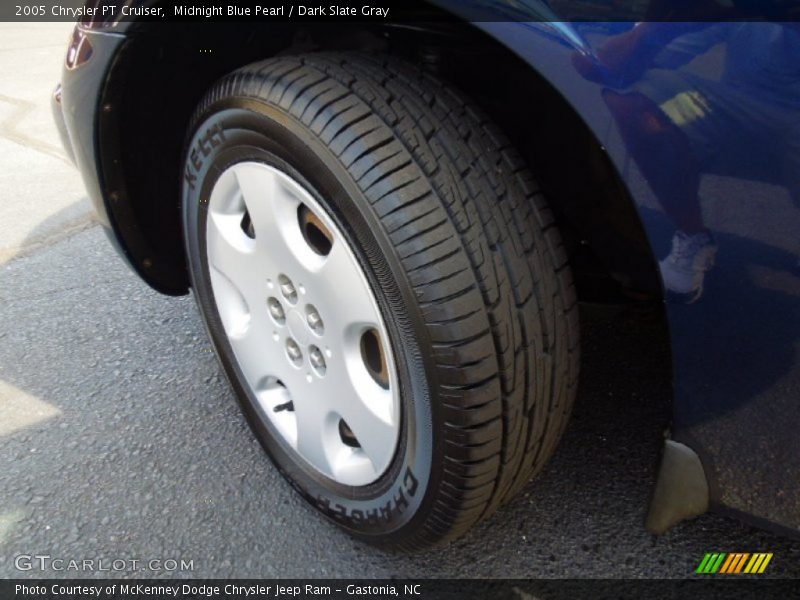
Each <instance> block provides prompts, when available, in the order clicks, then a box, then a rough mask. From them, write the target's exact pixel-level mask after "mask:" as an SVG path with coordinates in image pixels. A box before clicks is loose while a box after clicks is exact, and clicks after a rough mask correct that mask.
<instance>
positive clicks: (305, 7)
mask: <svg viewBox="0 0 800 600" xmlns="http://www.w3.org/2000/svg"><path fill="white" fill-rule="evenodd" d="M76 20H80V21H83V22H84V23H87V24H92V25H94V26H99V27H113V26H115V25H118V24H120V23H126V22H131V21H145V22H176V23H187V22H241V21H265V22H266V21H295V22H297V21H300V22H330V23H346V22H355V21H361V22H364V21H367V22H384V23H408V22H447V21H462V20H466V21H525V22H553V21H694V22H698V21H735V20H769V21H800V0H623V1H620V0H321V1H314V0H300V1H295V0H86V1H84V0H4V1H3V2H2V3H0V21H25V22H31V21H32V22H36V21H76Z"/></svg>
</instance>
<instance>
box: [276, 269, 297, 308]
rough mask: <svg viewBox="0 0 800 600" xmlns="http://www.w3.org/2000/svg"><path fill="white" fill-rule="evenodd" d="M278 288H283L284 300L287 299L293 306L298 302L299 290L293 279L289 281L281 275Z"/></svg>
mask: <svg viewBox="0 0 800 600" xmlns="http://www.w3.org/2000/svg"><path fill="white" fill-rule="evenodd" d="M278 286H279V287H280V288H281V294H283V297H284V298H286V299H287V300H288V301H289V302H291V303H292V304H294V303H295V302H297V290H296V289H295V287H294V284H293V283H292V280H291V279H289V278H288V277H287V276H286V275H280V276H279V277H278Z"/></svg>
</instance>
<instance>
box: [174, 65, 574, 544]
mask: <svg viewBox="0 0 800 600" xmlns="http://www.w3.org/2000/svg"><path fill="white" fill-rule="evenodd" d="M190 132H191V138H190V141H189V142H188V143H187V147H186V164H185V169H186V170H185V173H184V186H183V187H184V190H183V216H184V230H185V237H186V248H187V253H188V256H189V267H190V271H191V277H192V284H193V289H194V292H195V295H196V298H197V301H198V304H199V306H200V309H201V313H202V315H203V317H204V320H205V323H206V325H207V328H208V332H209V335H210V337H211V339H212V341H213V344H214V346H215V348H216V350H217V353H218V355H219V357H220V360H221V362H222V364H223V366H224V368H225V371H226V373H227V375H228V377H229V379H230V381H231V384H232V386H233V388H234V389H235V391H236V393H237V395H238V398H239V400H240V402H241V404H242V407H243V410H244V412H245V414H246V415H247V417H248V420H249V422H250V424H251V426H252V428H253V430H254V431H255V433H256V435H257V437H258V438H259V440H260V441H261V443H262V444H263V446H264V448H265V449H266V451H267V453H268V454H269V455H270V457H271V458H272V459H273V461H274V462H275V464H276V465H277V467H278V468H279V469H280V471H281V472H282V473H283V474H284V475H285V477H286V478H287V479H288V480H289V482H290V483H291V484H292V485H293V486H294V487H295V488H296V489H297V490H298V492H299V493H300V494H302V495H303V496H304V497H305V498H306V499H307V500H308V501H309V502H310V503H311V504H312V505H313V506H315V507H316V508H317V509H318V510H320V511H321V512H323V513H324V514H325V515H327V516H328V517H329V518H331V519H332V520H334V521H335V522H337V523H338V524H339V525H341V526H343V527H344V528H345V529H346V530H348V531H349V532H350V533H351V534H354V535H356V536H358V537H361V538H364V539H366V540H369V541H372V542H374V543H378V544H386V545H392V546H394V547H398V548H401V549H417V548H422V547H426V546H429V545H431V544H435V543H439V542H443V541H446V540H450V539H453V538H455V537H457V536H459V535H461V534H463V533H464V532H466V531H467V530H468V529H469V528H470V527H471V526H472V525H473V524H475V523H476V522H477V521H478V520H480V519H483V518H485V517H487V516H488V515H490V514H491V513H492V512H493V511H494V510H495V509H496V508H497V507H498V506H500V504H501V503H502V502H503V501H504V500H506V499H508V498H510V497H511V496H512V495H513V494H514V493H515V492H516V491H518V490H519V489H520V488H521V487H522V486H523V485H525V483H526V482H527V481H529V479H530V478H531V476H532V475H534V474H535V473H536V472H538V471H539V470H540V469H541V468H542V466H543V465H544V464H545V462H546V461H547V459H548V458H549V457H550V455H551V454H552V453H553V451H554V449H555V446H556V444H557V442H558V440H559V437H560V436H561V434H562V432H563V430H564V427H565V424H566V422H567V419H568V416H569V413H570V410H571V406H572V403H573V398H574V395H575V390H576V384H577V377H578V315H577V307H576V298H575V291H574V287H573V283H572V276H571V273H570V270H569V268H568V266H567V258H566V256H565V252H564V249H563V247H562V243H561V239H560V237H559V233H558V231H557V229H556V227H555V226H554V222H553V215H552V213H551V211H550V209H549V208H548V207H547V204H546V202H545V199H544V198H543V196H542V194H541V193H540V191H539V188H538V187H537V184H536V182H535V181H534V180H533V178H532V177H531V175H530V173H529V171H528V169H527V168H526V166H525V165H524V163H523V162H522V160H521V159H520V157H519V156H518V154H517V153H516V151H515V150H514V149H513V148H512V147H511V146H510V144H509V142H508V141H507V139H506V138H505V136H504V135H503V134H502V133H501V132H500V131H499V130H498V129H497V128H496V127H495V126H494V125H493V124H492V123H491V122H490V121H489V120H488V119H487V118H486V117H485V115H483V114H482V113H481V111H480V110H479V109H478V108H477V107H476V106H475V105H473V104H471V103H470V102H469V100H467V99H465V98H464V96H463V95H462V94H460V93H459V92H458V91H456V90H454V89H452V88H450V87H448V86H447V85H445V84H443V83H442V82H440V81H437V80H436V79H434V78H432V77H431V76H429V75H427V74H424V73H422V72H421V71H419V70H417V69H415V68H413V67H411V66H409V65H407V64H404V63H402V62H398V61H395V60H393V59H389V58H383V57H377V58H376V57H366V56H363V55H358V54H330V53H320V54H308V55H304V56H293V57H280V58H274V59H270V60H266V61H263V62H260V63H256V64H253V65H249V66H247V67H244V68H242V69H240V70H238V71H236V72H234V73H232V74H230V75H228V76H227V77H225V78H224V79H222V80H221V81H219V82H218V83H217V84H216V85H215V86H214V87H213V88H212V89H211V90H210V91H209V92H208V93H207V95H206V96H205V98H204V99H203V100H202V102H201V103H200V105H199V107H198V110H197V112H196V115H195V118H194V121H193V124H192V126H191V129H190ZM242 160H257V161H263V162H265V163H268V164H271V165H273V166H277V167H279V168H280V169H283V170H285V171H286V172H288V173H290V174H292V176H293V177H295V178H296V179H298V180H299V181H302V182H303V183H304V185H306V186H307V187H308V189H309V190H312V192H313V193H314V195H315V196H316V197H317V199H318V201H319V202H320V203H322V204H323V205H324V206H325V207H326V209H327V210H328V211H329V212H330V215H331V216H332V217H333V218H334V219H335V221H336V222H337V224H338V225H339V226H340V227H341V228H342V229H343V230H344V231H346V234H347V236H348V237H349V238H350V243H351V245H352V247H353V249H354V251H355V252H356V254H357V256H358V259H359V261H360V262H361V263H362V266H363V268H364V271H365V274H366V275H367V278H368V279H369V282H370V285H371V287H372V288H373V290H374V291H375V294H376V296H377V299H378V302H379V304H380V309H381V312H382V313H383V315H384V319H385V320H386V322H387V327H388V329H389V336H390V337H391V340H390V342H391V346H392V349H393V352H394V354H395V356H396V357H397V363H398V371H399V372H398V378H399V381H400V388H401V394H402V407H403V408H402V411H403V426H402V432H401V439H400V446H399V449H398V451H397V453H396V456H395V459H394V462H393V463H392V465H391V466H390V468H389V469H388V471H387V472H386V473H384V475H383V476H382V477H381V479H380V480H378V481H377V482H375V483H374V484H371V485H369V486H365V487H364V488H347V487H343V486H339V485H338V484H336V483H335V482H333V481H332V480H328V479H326V478H325V477H322V476H320V475H319V474H315V473H314V472H311V471H310V470H309V469H308V468H307V467H305V466H304V465H303V464H302V461H298V460H297V457H295V456H294V455H293V454H292V453H291V451H290V450H288V449H287V447H286V446H285V445H284V444H283V442H282V440H281V439H280V438H279V436H277V435H275V433H274V432H273V431H272V430H271V427H270V425H269V423H267V422H265V421H264V420H263V419H262V418H261V417H259V415H258V412H257V410H256V409H255V407H254V399H253V396H252V393H251V391H250V390H249V389H248V387H247V385H246V384H245V383H244V379H243V378H242V376H241V372H240V371H239V369H238V367H237V365H236V364H235V361H234V360H233V358H232V357H233V354H232V352H231V348H230V345H229V344H228V342H227V340H226V337H225V334H224V332H223V330H222V327H221V324H220V319H219V315H218V314H217V312H216V309H215V306H214V299H213V294H212V293H211V288H210V284H209V276H208V265H207V264H206V258H205V256H206V252H205V240H204V231H205V217H206V202H207V200H208V194H209V190H210V189H211V187H212V186H213V184H214V181H215V180H216V177H217V176H218V175H219V174H220V173H221V171H222V170H223V169H224V168H226V167H227V166H229V165H231V164H233V163H236V162H239V161H242Z"/></svg>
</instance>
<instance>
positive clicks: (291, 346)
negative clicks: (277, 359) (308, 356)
mask: <svg viewBox="0 0 800 600" xmlns="http://www.w3.org/2000/svg"><path fill="white" fill-rule="evenodd" d="M286 354H287V355H288V356H289V360H291V361H292V362H293V363H295V364H298V363H299V362H300V361H301V360H303V353H302V352H301V351H300V346H298V345H297V342H295V341H294V340H293V339H292V338H289V339H287V340H286Z"/></svg>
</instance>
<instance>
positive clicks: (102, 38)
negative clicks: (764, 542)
mask: <svg viewBox="0 0 800 600" xmlns="http://www.w3.org/2000/svg"><path fill="white" fill-rule="evenodd" d="M437 4H438V5H439V6H440V7H441V8H443V9H444V10H446V11H449V12H451V13H453V14H455V15H460V16H463V17H465V18H468V19H473V20H474V19H476V18H480V19H481V21H480V22H475V23H473V24H472V26H474V27H477V28H479V29H481V30H482V31H483V32H485V33H486V34H487V35H488V36H491V37H492V38H494V40H496V41H497V42H498V43H499V44H501V45H502V46H504V47H505V48H507V49H508V50H509V51H510V52H512V53H514V54H515V55H516V56H518V57H519V58H520V59H522V60H523V61H524V62H525V63H526V64H527V65H529V67H530V69H532V70H533V71H535V72H536V73H537V74H538V76H540V77H541V78H543V79H544V80H546V81H547V82H549V84H550V85H551V86H552V87H553V88H554V89H555V90H556V91H557V92H558V93H559V94H560V95H561V96H562V97H563V99H564V101H565V102H566V103H567V104H569V105H570V106H571V108H572V109H573V110H574V111H575V113H576V114H577V115H578V116H579V117H580V119H581V120H582V121H583V122H584V123H585V125H586V126H587V127H588V129H589V130H590V131H591V132H592V134H593V136H594V137H595V138H596V140H597V142H598V143H599V145H600V146H601V147H602V148H603V149H604V151H605V152H606V154H607V156H608V159H609V160H610V162H611V163H612V164H613V166H614V168H615V170H616V172H617V174H618V176H619V178H620V180H621V181H622V182H623V183H624V186H625V188H626V189H627V192H628V194H629V196H630V198H631V199H632V201H633V204H634V206H635V210H636V214H637V215H638V219H639V220H640V223H641V226H642V229H643V231H644V232H645V234H646V238H647V241H648V243H649V246H650V251H651V253H652V256H651V257H649V260H652V259H653V257H654V258H655V260H656V261H659V260H662V259H664V258H665V257H666V256H668V255H669V254H670V252H671V242H672V240H673V237H674V236H675V234H676V232H677V231H679V230H680V229H681V221H682V220H683V219H684V218H685V216H686V213H687V212H689V213H693V214H694V217H695V219H697V218H699V219H701V220H702V223H703V226H704V227H705V229H706V230H707V231H708V233H709V237H710V238H711V239H713V240H714V243H715V245H716V248H717V251H716V260H715V262H714V265H713V267H712V268H710V269H709V270H708V271H707V272H706V273H705V277H704V278H703V281H702V282H701V283H702V285H701V287H700V289H698V290H696V293H694V294H693V295H692V297H690V298H687V297H686V295H685V294H672V293H670V290H669V285H665V286H664V288H665V289H664V294H663V298H664V301H665V304H666V313H667V319H668V324H669V335H670V343H671V348H672V357H673V365H672V368H673V380H674V421H673V425H672V428H671V431H670V437H671V439H672V440H673V441H675V442H677V443H679V444H682V445H683V446H686V447H688V448H690V449H691V450H692V451H694V453H696V454H697V455H698V456H699V459H700V463H701V464H702V472H703V473H704V478H705V480H706V482H707V485H708V496H709V499H710V502H711V503H712V505H714V506H717V507H723V508H726V509H729V510H732V511H737V512H739V513H742V514H744V515H748V516H749V517H752V518H756V519H760V520H762V521H763V522H765V523H766V522H769V523H772V524H777V525H780V526H782V527H785V528H787V529H788V530H790V531H792V532H795V533H796V532H798V531H800V477H798V473H800V435H799V434H798V432H799V431H800V410H798V402H800V271H798V254H799V253H800V28H798V25H797V23H795V22H793V21H791V19H790V18H789V17H791V16H792V14H793V13H791V12H788V13H775V12H774V11H773V12H768V11H761V12H759V11H760V5H759V3H757V2H749V3H747V4H748V6H747V9H748V12H746V13H743V17H742V19H741V20H736V19H735V18H734V17H731V18H730V19H724V20H723V19H719V18H709V17H708V16H707V15H705V13H703V14H702V15H701V16H702V18H698V20H696V21H695V20H692V18H691V17H692V16H693V15H695V14H700V13H695V12H692V9H691V7H690V8H689V9H687V8H686V5H687V3H685V2H680V1H675V2H661V3H658V4H660V5H663V6H662V7H661V12H660V13H656V14H655V16H653V15H650V16H649V17H648V19H650V20H648V21H647V22H646V23H642V24H639V25H637V24H636V23H635V22H634V20H633V19H637V18H640V19H642V20H645V19H644V17H642V15H643V14H644V15H645V16H647V13H646V11H645V12H644V13H643V12H641V11H640V12H639V13H637V12H636V11H635V10H632V9H631V8H630V6H631V5H634V4H636V5H637V6H638V5H641V4H649V3H628V4H625V3H619V2H613V1H611V0H608V1H601V0H597V1H595V2H585V1H578V0H575V1H569V0H566V1H555V2H551V3H549V4H548V3H545V2H538V1H534V0H529V1H525V2H513V3H512V2H477V3H464V2H456V1H446V0H442V1H440V2H437ZM653 4H657V3H653ZM689 4H690V5H691V4H692V3H689ZM699 4H700V3H698V5H699ZM711 4H714V3H713V2H712V3H711ZM734 4H736V3H734ZM762 4H764V5H769V6H772V5H773V4H781V3H774V2H773V3H762ZM783 4H785V3H783ZM623 5H624V10H623V8H621V7H623ZM669 7H676V9H675V10H676V11H677V12H670V11H669V10H668V9H669ZM476 11H478V12H477V13H476ZM681 11H683V12H681ZM687 11H688V12H687ZM637 15H638V16H637ZM659 15H662V16H664V18H663V19H662V18H661V17H660V16H659ZM786 15H788V17H787V16H786ZM118 25H119V26H115V27H104V28H99V29H90V30H86V31H84V32H83V33H82V34H81V35H85V36H87V37H88V38H89V39H91V40H92V42H91V45H92V49H93V53H94V55H93V56H92V58H91V59H88V58H87V59H86V61H87V63H95V64H94V65H93V66H92V65H89V66H87V68H85V69H84V68H80V66H78V68H75V67H74V66H73V67H72V68H68V69H67V70H66V71H65V76H64V77H65V79H64V83H63V85H64V88H63V94H62V97H61V98H59V99H58V111H57V113H58V115H59V117H58V118H59V120H60V122H61V123H62V132H63V136H64V139H65V145H67V146H68V147H69V148H70V149H71V150H72V151H74V154H75V158H76V161H77V164H78V165H79V167H80V168H81V170H82V172H83V174H84V178H85V180H86V182H87V187H88V188H89V191H90V195H91V196H92V198H93V201H94V202H95V206H96V208H97V210H98V213H99V215H100V219H101V222H102V223H103V224H104V226H105V227H106V229H107V230H108V231H109V232H110V234H111V236H110V237H111V238H112V239H113V240H114V241H115V243H117V244H118V245H119V246H120V249H121V251H122V253H123V254H124V255H125V256H126V257H127V258H128V260H129V261H130V262H131V264H132V265H133V266H134V268H135V269H136V270H137V271H138V272H139V273H140V274H141V275H142V277H143V278H144V279H145V280H147V281H149V282H150V283H151V284H152V285H154V287H156V288H158V289H160V290H161V291H166V292H168V293H182V292H184V291H185V289H186V285H185V282H179V283H176V285H175V286H174V288H171V289H170V288H169V286H165V285H164V284H163V281H165V280H167V278H168V277H169V273H170V272H171V271H172V270H174V269H176V268H179V267H176V266H175V265H176V264H179V263H180V260H177V261H176V262H175V263H173V264H166V265H165V263H164V261H161V262H160V263H159V262H158V261H150V259H149V258H147V257H148V256H149V255H150V254H148V252H150V253H151V254H152V252H151V249H148V248H147V247H146V245H145V244H144V243H143V242H142V241H141V239H140V237H139V231H140V230H141V229H142V226H141V223H140V222H138V221H137V217H136V214H135V210H134V209H132V208H131V207H130V206H128V205H126V195H125V192H124V190H121V189H120V188H119V186H115V185H113V181H112V180H113V177H112V175H113V173H112V171H110V170H109V169H112V166H109V164H108V163H113V162H114V160H115V159H111V158H109V156H111V157H113V156H115V154H114V153H115V152H117V151H119V149H118V148H116V149H115V142H114V139H113V137H114V136H113V133H112V134H106V137H105V138H104V134H103V131H102V130H103V123H104V120H105V119H107V118H109V117H108V116H107V114H106V113H112V112H113V102H111V101H108V100H107V99H106V96H105V94H106V93H107V90H108V87H109V86H108V81H107V78H106V76H107V74H108V72H109V71H110V69H111V67H110V66H109V65H113V63H114V61H116V60H117V59H118V56H119V55H120V54H121V53H122V49H124V47H125V43H126V36H128V35H129V34H130V27H131V26H132V24H131V23H120V24H118ZM643 26H646V27H647V30H646V32H645V33H646V35H645V34H639V33H638V32H636V29H637V28H639V31H642V30H641V27H643ZM626 44H628V45H630V47H629V48H628V49H627V51H628V53H627V56H626V48H625V46H626ZM634 44H638V45H636V46H634ZM175 76H176V77H179V76H180V74H179V73H177V74H175ZM106 102H108V104H106ZM531 102H533V100H531ZM107 107H108V110H106V108H107ZM653 107H656V108H655V109H654V108H653ZM531 110H534V106H533V105H532V106H531ZM104 111H105V112H104ZM677 132H680V134H678V133H677ZM104 161H105V163H106V164H104ZM676 165H679V167H676ZM690 182H694V183H693V184H691V185H690ZM692 185H693V186H694V189H695V192H692V193H689V194H688V196H692V195H693V196H694V197H687V193H686V191H685V190H687V189H693V188H692ZM682 190H683V191H682ZM681 193H682V194H683V196H681ZM670 194H673V195H675V196H676V198H677V200H676V198H667V197H666V196H669V195H670ZM175 202H177V200H175ZM676 205H678V207H679V208H678V209H676V208H675V206H676ZM665 206H666V207H667V208H665ZM126 215H127V216H126ZM179 266H180V265H179ZM159 270H161V271H159ZM159 282H161V283H159Z"/></svg>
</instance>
